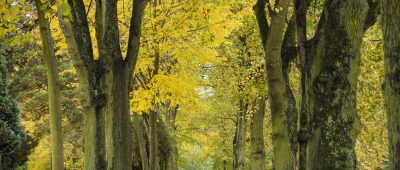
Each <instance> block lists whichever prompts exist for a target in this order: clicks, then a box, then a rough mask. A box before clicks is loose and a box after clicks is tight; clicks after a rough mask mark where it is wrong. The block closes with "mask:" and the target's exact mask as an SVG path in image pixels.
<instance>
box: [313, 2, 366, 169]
mask: <svg viewBox="0 0 400 170" xmlns="http://www.w3.org/2000/svg"><path fill="white" fill-rule="evenodd" d="M324 9H325V10H324V12H323V13H322V17H321V21H320V23H319V24H320V25H321V26H322V27H323V28H322V29H323V31H321V32H318V31H317V34H319V35H318V36H317V38H318V43H317V45H315V47H313V48H316V49H317V50H316V52H315V54H314V55H315V56H314V58H313V63H312V68H311V71H310V72H311V73H312V75H311V81H312V83H311V84H310V86H311V87H309V88H311V90H312V93H311V96H310V98H309V102H310V103H308V104H309V105H310V106H309V107H310V108H311V109H312V114H311V115H310V124H311V125H310V126H311V128H312V129H311V130H312V132H311V136H310V138H309V140H308V141H307V142H308V146H307V169H316V170H318V169H321V170H322V169H356V168H357V165H356V157H355V150H354V146H355V142H356V138H357V134H358V133H359V131H360V122H359V118H358V116H357V108H356V91H357V76H358V66H359V60H360V51H359V50H360V47H361V41H362V35H363V29H364V21H365V19H366V16H367V11H368V3H367V1H366V0H345V1H339V0H328V1H326V3H325V8H324Z"/></svg>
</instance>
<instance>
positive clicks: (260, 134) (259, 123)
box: [250, 97, 265, 170]
mask: <svg viewBox="0 0 400 170" xmlns="http://www.w3.org/2000/svg"><path fill="white" fill-rule="evenodd" d="M257 106H258V108H257V109H256V111H255V112H254V113H253V115H252V117H251V123H250V138H251V147H250V169H251V170H265V147H264V114H265V97H262V98H261V99H259V100H258V101H257Z"/></svg>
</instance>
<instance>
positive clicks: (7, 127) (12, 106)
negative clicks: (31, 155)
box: [0, 49, 26, 169]
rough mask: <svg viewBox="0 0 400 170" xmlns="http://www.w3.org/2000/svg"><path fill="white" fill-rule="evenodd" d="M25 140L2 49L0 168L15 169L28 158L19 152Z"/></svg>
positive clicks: (0, 56)
mask: <svg viewBox="0 0 400 170" xmlns="http://www.w3.org/2000/svg"><path fill="white" fill-rule="evenodd" d="M25 141H26V134H25V131H24V129H23V127H22V126H21V125H20V117H19V109H18V106H17V104H16V102H15V100H14V99H13V97H12V96H11V95H10V93H9V91H8V89H7V64H6V59H5V55H4V51H3V50H1V49H0V169H15V168H16V167H17V166H18V165H19V164H21V161H20V160H26V159H23V158H24V157H25V158H26V155H23V156H21V155H20V154H19V152H18V151H19V148H20V147H22V145H23V144H24V142H25ZM22 162H23V161H22Z"/></svg>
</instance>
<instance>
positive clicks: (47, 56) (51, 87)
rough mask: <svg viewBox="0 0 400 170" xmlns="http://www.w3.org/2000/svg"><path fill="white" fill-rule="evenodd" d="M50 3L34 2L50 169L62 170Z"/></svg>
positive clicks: (59, 113) (60, 130) (55, 62)
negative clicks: (46, 102) (45, 98)
mask: <svg viewBox="0 0 400 170" xmlns="http://www.w3.org/2000/svg"><path fill="white" fill-rule="evenodd" d="M49 4H50V2H46V3H44V4H42V3H41V1H40V0H36V1H35V5H36V10H37V14H38V20H39V22H38V23H39V28H40V35H41V38H42V44H43V57H44V61H45V63H46V66H47V93H48V100H49V113H50V135H51V167H52V169H53V170H63V169H64V149H63V135H62V124H61V122H62V117H61V103H60V98H61V96H60V85H59V80H58V68H57V61H56V56H55V53H54V40H53V37H51V31H50V24H49V21H48V19H47V18H46V16H45V13H46V11H45V10H44V9H47V8H48V5H49Z"/></svg>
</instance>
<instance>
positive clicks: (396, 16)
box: [382, 0, 400, 170]
mask: <svg viewBox="0 0 400 170" xmlns="http://www.w3.org/2000/svg"><path fill="white" fill-rule="evenodd" d="M399 25H400V1H398V0H382V30H383V38H384V51H385V79H384V84H383V86H382V88H383V95H384V98H385V107H386V112H387V113H386V114H387V119H388V134H389V169H390V170H395V169H400V104H399V103H400V34H399V32H400V26H399Z"/></svg>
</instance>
